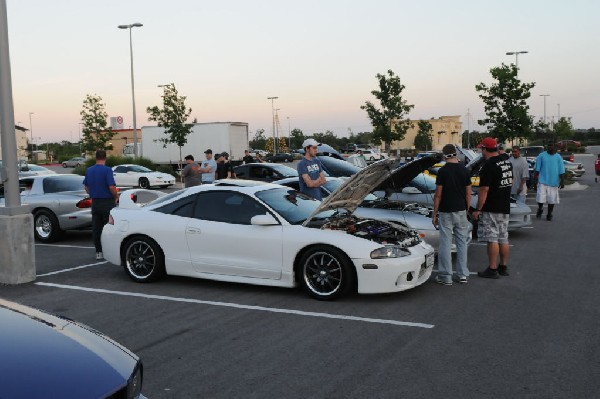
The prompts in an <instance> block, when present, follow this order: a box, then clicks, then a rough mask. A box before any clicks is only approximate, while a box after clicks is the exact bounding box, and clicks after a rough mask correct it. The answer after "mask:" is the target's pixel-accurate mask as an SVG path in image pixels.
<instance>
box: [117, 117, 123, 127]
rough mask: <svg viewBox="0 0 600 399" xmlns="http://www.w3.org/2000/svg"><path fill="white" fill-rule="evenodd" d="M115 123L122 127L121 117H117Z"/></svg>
mask: <svg viewBox="0 0 600 399" xmlns="http://www.w3.org/2000/svg"><path fill="white" fill-rule="evenodd" d="M117 123H118V124H119V125H122V124H123V117H122V116H117Z"/></svg>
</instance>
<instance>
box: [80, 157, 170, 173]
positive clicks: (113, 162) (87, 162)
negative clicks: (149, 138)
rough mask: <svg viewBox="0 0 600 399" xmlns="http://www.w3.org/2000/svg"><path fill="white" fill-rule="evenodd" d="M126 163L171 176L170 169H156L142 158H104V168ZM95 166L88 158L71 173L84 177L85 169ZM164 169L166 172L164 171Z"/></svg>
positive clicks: (94, 160)
mask: <svg viewBox="0 0 600 399" xmlns="http://www.w3.org/2000/svg"><path fill="white" fill-rule="evenodd" d="M128 163H132V164H135V165H140V166H145V167H146V168H148V169H151V170H158V171H159V172H164V173H170V174H173V169H172V168H171V167H168V166H167V167H164V166H163V167H158V168H157V167H156V165H154V163H153V162H152V161H151V160H150V159H148V158H142V157H138V158H132V157H123V156H119V155H109V156H108V157H106V166H108V167H110V168H112V167H113V166H117V165H123V164H128ZM95 164H96V159H94V158H88V159H86V160H85V164H84V165H81V166H78V167H76V168H75V169H73V173H75V174H77V175H81V176H85V171H86V170H87V168H89V167H90V166H93V165H95ZM164 168H166V170H164Z"/></svg>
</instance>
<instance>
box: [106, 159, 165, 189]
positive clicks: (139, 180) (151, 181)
mask: <svg viewBox="0 0 600 399" xmlns="http://www.w3.org/2000/svg"><path fill="white" fill-rule="evenodd" d="M112 169H113V176H114V178H115V183H116V184H117V186H125V187H140V188H150V187H161V188H167V187H170V186H172V185H173V184H175V177H174V176H172V175H170V174H168V173H162V172H155V171H153V170H151V169H148V168H146V167H145V166H141V165H134V164H125V165H117V166H114V167H113V168H112Z"/></svg>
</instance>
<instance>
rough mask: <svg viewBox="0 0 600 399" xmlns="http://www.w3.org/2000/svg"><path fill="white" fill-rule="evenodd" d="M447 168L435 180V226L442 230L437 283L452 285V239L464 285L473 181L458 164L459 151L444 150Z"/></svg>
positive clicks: (466, 274) (459, 278) (467, 172)
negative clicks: (457, 155) (468, 216)
mask: <svg viewBox="0 0 600 399" xmlns="http://www.w3.org/2000/svg"><path fill="white" fill-rule="evenodd" d="M442 153H443V154H444V158H445V159H446V164H445V165H444V166H442V167H441V168H440V170H439V172H438V174H437V178H436V180H435V184H436V188H435V196H434V198H433V220H432V222H433V224H434V226H439V229H440V247H439V249H438V270H439V273H438V275H437V276H436V278H435V282H436V283H439V284H444V285H452V253H451V247H452V235H454V240H455V243H456V274H457V276H458V282H459V283H463V284H465V283H466V282H467V281H468V280H467V279H468V276H469V268H468V267H467V242H468V239H469V225H470V223H469V220H468V219H467V210H468V209H469V203H470V202H471V177H470V176H469V171H467V168H465V167H464V166H463V165H462V164H459V163H458V158H457V157H456V147H455V146H454V144H447V145H445V146H444V148H443V149H442Z"/></svg>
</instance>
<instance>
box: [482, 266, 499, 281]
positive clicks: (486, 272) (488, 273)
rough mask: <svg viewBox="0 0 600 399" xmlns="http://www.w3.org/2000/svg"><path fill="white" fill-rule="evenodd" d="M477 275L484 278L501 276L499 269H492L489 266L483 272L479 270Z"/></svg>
mask: <svg viewBox="0 0 600 399" xmlns="http://www.w3.org/2000/svg"><path fill="white" fill-rule="evenodd" d="M477 275H478V276H479V277H483V278H494V279H495V278H499V277H500V276H499V275H498V270H495V269H490V268H489V267H488V268H487V269H485V270H484V271H482V272H477Z"/></svg>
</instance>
